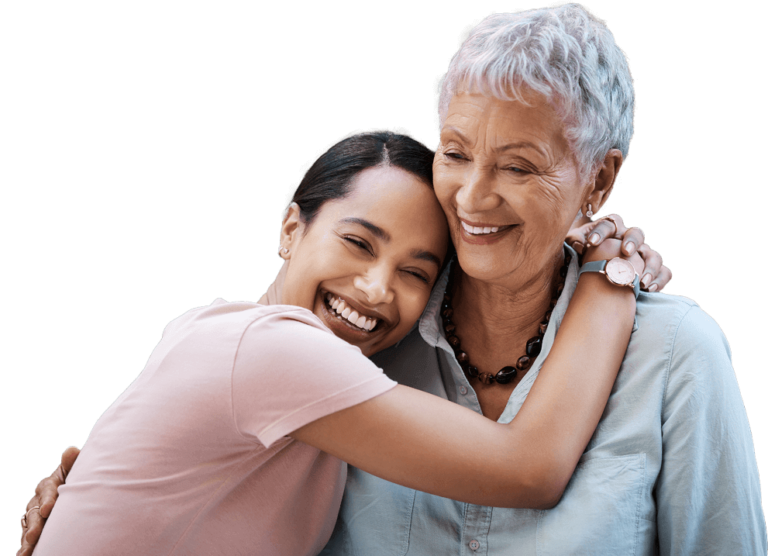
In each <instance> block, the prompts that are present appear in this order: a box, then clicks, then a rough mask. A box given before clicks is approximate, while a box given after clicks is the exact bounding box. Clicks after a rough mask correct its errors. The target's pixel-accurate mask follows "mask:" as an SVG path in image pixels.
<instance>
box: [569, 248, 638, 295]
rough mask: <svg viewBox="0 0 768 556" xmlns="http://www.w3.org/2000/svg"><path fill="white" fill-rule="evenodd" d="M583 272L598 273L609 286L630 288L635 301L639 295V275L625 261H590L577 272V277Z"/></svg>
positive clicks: (618, 258) (617, 259)
mask: <svg viewBox="0 0 768 556" xmlns="http://www.w3.org/2000/svg"><path fill="white" fill-rule="evenodd" d="M585 272H599V273H600V274H605V276H606V278H608V281H609V282H610V283H611V284H616V285H617V286H627V287H628V288H632V289H633V290H634V292H635V299H637V296H638V295H640V275H639V274H638V273H637V272H635V267H634V266H632V263H630V262H629V261H628V260H626V259H622V258H621V257H614V258H613V259H611V260H610V261H592V262H589V263H585V264H584V266H582V267H581V270H580V271H579V276H581V275H582V274H584V273H585Z"/></svg>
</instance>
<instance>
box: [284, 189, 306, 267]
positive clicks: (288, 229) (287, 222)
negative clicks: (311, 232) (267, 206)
mask: <svg viewBox="0 0 768 556" xmlns="http://www.w3.org/2000/svg"><path fill="white" fill-rule="evenodd" d="M304 227H305V224H304V221H303V220H302V219H301V209H299V205H297V204H296V203H291V204H290V205H289V206H288V210H287V211H286V213H285V218H283V225H282V227H281V228H280V253H279V255H280V256H281V257H282V258H283V259H286V260H288V259H290V258H291V252H292V251H294V250H295V248H296V247H297V246H298V242H299V240H300V238H301V236H302V234H303V233H304ZM286 249H287V252H286Z"/></svg>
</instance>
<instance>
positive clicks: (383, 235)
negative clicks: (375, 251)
mask: <svg viewBox="0 0 768 556" xmlns="http://www.w3.org/2000/svg"><path fill="white" fill-rule="evenodd" d="M341 223H342V224H358V225H360V226H362V227H363V228H365V229H366V230H368V231H369V232H371V233H372V234H373V235H375V236H376V237H377V238H379V239H381V240H384V241H389V240H390V239H392V238H391V237H390V235H389V234H388V233H387V232H385V231H384V230H382V229H381V228H379V227H378V226H377V225H376V224H374V223H372V222H369V221H368V220H364V219H363V218H354V217H349V218H344V219H342V220H341Z"/></svg>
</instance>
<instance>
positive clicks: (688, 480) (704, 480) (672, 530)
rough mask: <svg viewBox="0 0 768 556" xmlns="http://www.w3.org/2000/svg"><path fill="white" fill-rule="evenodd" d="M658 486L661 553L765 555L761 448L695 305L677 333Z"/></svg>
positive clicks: (710, 328)
mask: <svg viewBox="0 0 768 556" xmlns="http://www.w3.org/2000/svg"><path fill="white" fill-rule="evenodd" d="M667 372H668V376H667V388H666V394H665V398H664V406H663V410H662V422H661V433H662V442H663V444H662V454H663V462H662V466H661V471H660V473H659V478H658V480H657V482H656V489H655V498H656V502H657V508H658V510H657V522H658V535H659V549H660V553H661V554H662V555H672V554H679V555H681V556H688V555H694V554H695V555H696V556H706V555H716V554H718V555H719V554H744V555H747V554H750V555H756V554H765V553H766V550H768V548H767V547H766V530H765V518H764V516H763V512H762V508H761V501H760V483H759V479H758V472H757V463H756V461H755V449H754V446H753V444H752V435H751V433H750V430H749V423H748V421H747V415H746V411H745V409H744V404H743V402H742V400H741V394H740V393H739V387H738V384H737V382H736V376H735V375H734V372H733V367H732V366H731V357H730V349H729V348H728V344H727V342H726V339H725V337H724V336H723V333H722V332H721V331H720V329H719V327H718V326H717V324H716V323H715V322H714V321H713V320H712V319H711V318H710V317H709V316H708V315H707V314H706V313H704V311H702V310H701V309H700V308H699V307H695V306H694V307H691V308H690V310H689V311H688V313H687V314H686V315H685V316H684V317H683V318H682V320H681V321H680V324H679V326H678V328H677V331H676V334H675V339H674V344H673V346H672V351H671V355H670V360H669V368H668V371H667Z"/></svg>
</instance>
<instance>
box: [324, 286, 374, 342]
mask: <svg viewBox="0 0 768 556" xmlns="http://www.w3.org/2000/svg"><path fill="white" fill-rule="evenodd" d="M324 300H325V307H326V308H327V309H328V312H329V313H331V314H333V315H336V317H337V318H338V319H339V320H342V321H344V323H345V324H348V325H350V326H352V327H354V328H356V329H358V330H359V331H360V332H371V331H373V330H374V329H375V328H376V326H377V325H378V324H379V319H377V318H374V317H366V316H365V315H362V314H360V313H359V312H358V311H357V310H355V309H353V308H352V307H350V306H349V304H348V302H347V301H346V300H344V299H343V298H341V297H339V296H337V295H333V294H332V293H330V292H328V293H326V294H325V298H324Z"/></svg>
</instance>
